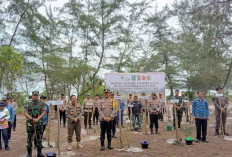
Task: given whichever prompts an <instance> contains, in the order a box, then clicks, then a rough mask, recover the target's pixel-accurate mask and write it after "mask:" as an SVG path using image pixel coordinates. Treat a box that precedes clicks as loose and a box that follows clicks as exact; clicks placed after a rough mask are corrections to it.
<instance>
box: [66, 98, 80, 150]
mask: <svg viewBox="0 0 232 157" xmlns="http://www.w3.org/2000/svg"><path fill="white" fill-rule="evenodd" d="M82 114H83V112H82V108H81V106H80V104H79V103H77V101H76V96H75V95H71V96H70V104H69V105H68V108H67V109H66V115H67V118H68V143H69V145H68V150H69V151H71V150H72V141H73V140H72V136H73V133H74V131H75V134H76V141H77V148H83V146H82V145H81V144H80V141H81V119H82Z"/></svg>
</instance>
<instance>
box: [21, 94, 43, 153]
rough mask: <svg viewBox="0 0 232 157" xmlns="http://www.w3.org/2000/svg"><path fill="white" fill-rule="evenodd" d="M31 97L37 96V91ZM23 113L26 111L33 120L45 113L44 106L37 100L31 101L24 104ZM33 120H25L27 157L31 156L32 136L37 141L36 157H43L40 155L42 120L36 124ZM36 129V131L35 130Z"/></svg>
mask: <svg viewBox="0 0 232 157" xmlns="http://www.w3.org/2000/svg"><path fill="white" fill-rule="evenodd" d="M32 95H39V92H38V91H34V92H32ZM24 111H27V112H28V114H29V115H30V116H31V117H32V118H33V119H36V118H38V117H39V116H40V115H41V114H42V113H43V112H45V111H46V105H45V104H44V103H43V102H42V101H40V100H38V101H34V100H31V101H29V102H27V103H26V105H25V106H24ZM33 119H30V120H29V119H27V121H26V127H27V150H28V155H27V157H31V156H32V140H33V135H35V132H36V135H35V140H37V144H38V145H37V151H38V155H37V156H38V157H44V155H43V154H42V137H43V118H41V119H40V120H39V121H38V122H37V123H36V124H34V123H33ZM35 129H36V130H35Z"/></svg>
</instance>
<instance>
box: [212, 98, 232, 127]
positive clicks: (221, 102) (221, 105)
mask: <svg viewBox="0 0 232 157" xmlns="http://www.w3.org/2000/svg"><path fill="white" fill-rule="evenodd" d="M213 102H214V105H215V111H214V114H215V119H216V124H215V127H216V129H219V128H220V117H221V109H225V111H226V110H227V108H228V106H229V99H228V98H227V97H225V96H220V97H214V98H213ZM226 118H227V112H225V113H222V123H223V128H224V129H225V124H226Z"/></svg>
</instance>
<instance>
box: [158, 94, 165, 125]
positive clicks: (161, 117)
mask: <svg viewBox="0 0 232 157" xmlns="http://www.w3.org/2000/svg"><path fill="white" fill-rule="evenodd" d="M159 102H160V107H161V111H160V113H159V120H160V121H163V120H164V112H165V107H166V106H165V101H164V99H163V95H162V94H161V93H159Z"/></svg>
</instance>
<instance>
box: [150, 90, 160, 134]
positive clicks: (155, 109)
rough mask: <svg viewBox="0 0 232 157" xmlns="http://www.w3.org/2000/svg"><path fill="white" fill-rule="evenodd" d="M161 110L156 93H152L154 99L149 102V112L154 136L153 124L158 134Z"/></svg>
mask: <svg viewBox="0 0 232 157" xmlns="http://www.w3.org/2000/svg"><path fill="white" fill-rule="evenodd" d="M160 110H161V106H160V102H159V100H158V99H157V96H156V94H155V93H152V99H151V100H150V101H149V102H148V111H149V114H150V129H151V134H154V132H153V124H155V133H156V134H158V128H159V120H158V119H159V112H160Z"/></svg>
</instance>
